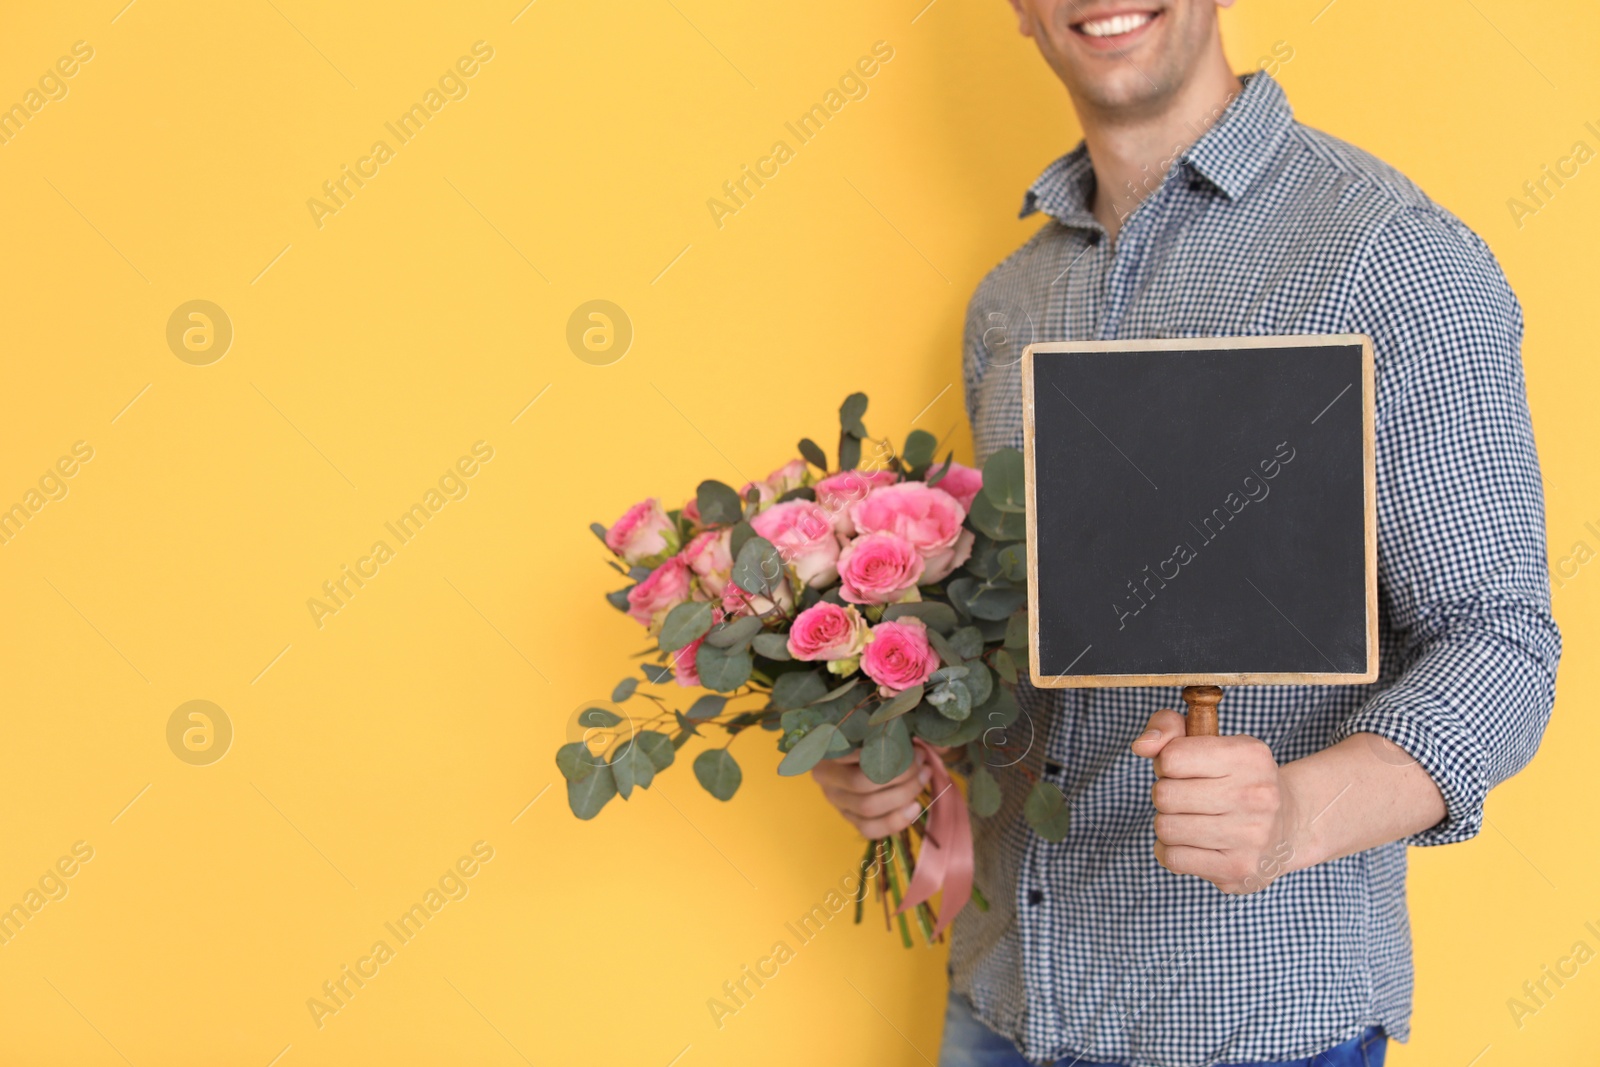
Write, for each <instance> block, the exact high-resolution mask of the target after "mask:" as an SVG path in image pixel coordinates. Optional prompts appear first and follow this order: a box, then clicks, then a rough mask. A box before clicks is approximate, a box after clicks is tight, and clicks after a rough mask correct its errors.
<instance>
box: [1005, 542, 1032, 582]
mask: <svg viewBox="0 0 1600 1067" xmlns="http://www.w3.org/2000/svg"><path fill="white" fill-rule="evenodd" d="M999 559H1000V573H1001V574H1003V575H1005V577H1007V578H1009V579H1011V581H1013V582H1025V581H1027V580H1028V546H1027V545H1021V544H1019V545H1007V546H1006V547H1004V548H1002V549H1001V550H1000V556H999Z"/></svg>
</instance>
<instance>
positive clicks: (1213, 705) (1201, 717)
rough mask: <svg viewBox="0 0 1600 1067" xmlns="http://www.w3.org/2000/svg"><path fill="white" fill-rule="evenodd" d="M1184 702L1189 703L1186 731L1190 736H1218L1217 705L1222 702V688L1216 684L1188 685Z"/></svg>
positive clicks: (1185, 689) (1184, 692) (1184, 688)
mask: <svg viewBox="0 0 1600 1067" xmlns="http://www.w3.org/2000/svg"><path fill="white" fill-rule="evenodd" d="M1183 702H1184V703H1185V704H1187V705H1189V714H1188V717H1187V722H1186V723H1185V724H1184V733H1186V734H1188V735H1189V736H1190V737H1216V736H1217V705H1218V704H1219V703H1221V702H1222V689H1221V688H1220V687H1218V686H1214V685H1186V686H1184V687H1183Z"/></svg>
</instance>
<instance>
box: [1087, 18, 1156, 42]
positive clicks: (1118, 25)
mask: <svg viewBox="0 0 1600 1067" xmlns="http://www.w3.org/2000/svg"><path fill="white" fill-rule="evenodd" d="M1150 19H1151V16H1150V14H1149V13H1148V12H1140V13H1139V14H1137V15H1116V16H1114V17H1112V18H1108V19H1096V20H1094V21H1092V22H1085V23H1083V24H1082V25H1081V26H1079V27H1078V28H1079V29H1080V30H1082V31H1083V32H1084V33H1086V34H1087V35H1089V36H1090V37H1118V36H1121V35H1122V34H1124V33H1132V32H1133V31H1134V30H1136V29H1138V28H1139V27H1140V26H1143V25H1144V24H1145V23H1147V22H1149V21H1150Z"/></svg>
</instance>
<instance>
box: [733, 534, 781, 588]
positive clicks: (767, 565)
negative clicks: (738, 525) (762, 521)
mask: <svg viewBox="0 0 1600 1067" xmlns="http://www.w3.org/2000/svg"><path fill="white" fill-rule="evenodd" d="M732 577H733V584H734V585H736V586H738V587H739V588H740V589H743V590H744V591H745V592H746V593H749V594H751V595H752V596H771V594H772V593H773V592H775V591H776V590H777V588H778V583H779V582H781V581H782V580H783V557H782V556H780V555H779V554H778V550H777V548H776V547H774V545H773V544H772V542H771V541H768V540H767V539H766V538H765V537H752V538H750V539H748V540H747V541H745V543H744V547H743V548H741V549H740V550H739V555H738V556H737V557H735V558H734V562H733V575H732Z"/></svg>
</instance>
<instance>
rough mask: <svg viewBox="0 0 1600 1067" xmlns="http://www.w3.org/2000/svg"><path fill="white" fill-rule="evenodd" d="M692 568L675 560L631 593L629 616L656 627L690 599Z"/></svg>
mask: <svg viewBox="0 0 1600 1067" xmlns="http://www.w3.org/2000/svg"><path fill="white" fill-rule="evenodd" d="M689 593H690V588H689V565H688V564H687V563H685V562H684V561H683V557H682V556H673V557H672V558H671V559H669V560H667V561H666V562H665V563H663V564H661V566H659V567H657V568H656V569H655V570H653V571H651V572H650V576H649V577H648V578H646V579H645V580H644V581H642V582H640V583H639V584H638V585H636V586H634V587H633V588H632V589H630V590H628V614H629V615H631V616H632V617H633V618H635V619H637V620H638V621H639V622H641V623H643V624H644V625H645V626H650V627H653V626H655V625H656V623H657V622H658V621H659V620H660V619H661V617H662V616H663V615H665V614H666V613H667V612H669V611H671V610H672V609H673V608H675V607H677V606H678V605H679V604H682V603H683V602H684V601H686V600H688V599H689Z"/></svg>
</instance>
